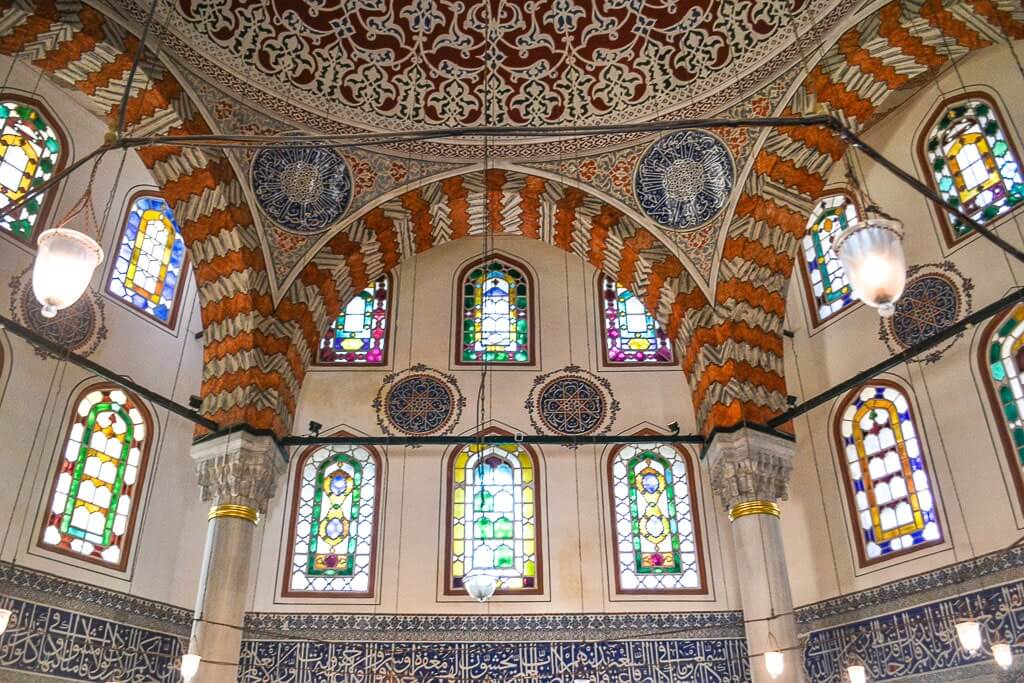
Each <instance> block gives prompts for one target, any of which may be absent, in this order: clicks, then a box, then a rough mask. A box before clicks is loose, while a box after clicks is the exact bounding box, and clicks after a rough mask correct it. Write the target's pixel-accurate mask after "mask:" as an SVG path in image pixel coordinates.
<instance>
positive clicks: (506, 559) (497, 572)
mask: <svg viewBox="0 0 1024 683" xmlns="http://www.w3.org/2000/svg"><path fill="white" fill-rule="evenodd" d="M448 476H449V487H448V488H449V504H448V513H449V517H448V520H449V526H448V557H449V558H450V561H449V563H448V566H447V572H446V573H447V577H448V581H447V586H446V590H445V592H446V593H450V594H452V593H454V594H462V593H463V583H462V582H463V579H464V578H465V577H466V576H468V575H470V574H473V573H484V574H488V575H490V576H492V577H494V578H495V579H497V585H498V588H497V590H498V592H516V593H539V592H540V591H541V573H540V556H541V553H540V527H539V524H538V519H539V517H540V514H539V513H540V511H539V509H538V507H537V506H538V495H537V494H538V490H539V488H538V487H539V484H538V478H539V477H538V473H537V461H536V459H535V458H534V456H533V454H532V453H531V452H530V451H528V450H527V449H526V448H524V447H523V446H520V445H517V444H502V445H491V444H470V445H468V446H465V447H464V448H462V449H460V450H459V451H458V452H457V453H456V454H455V455H454V456H453V457H452V458H451V461H450V465H449V472H448Z"/></svg>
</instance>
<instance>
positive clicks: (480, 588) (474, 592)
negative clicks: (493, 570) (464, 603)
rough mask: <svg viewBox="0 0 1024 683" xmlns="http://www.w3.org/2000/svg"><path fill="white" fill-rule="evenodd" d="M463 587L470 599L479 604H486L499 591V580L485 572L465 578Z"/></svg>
mask: <svg viewBox="0 0 1024 683" xmlns="http://www.w3.org/2000/svg"><path fill="white" fill-rule="evenodd" d="M462 585H463V587H464V588H465V589H466V593H468V594H469V597H471V598H473V599H474V600H476V601H477V602H486V601H487V600H490V599H491V596H492V595H494V591H495V590H497V589H498V580H497V579H496V578H494V577H493V576H491V575H490V574H486V573H484V572H475V573H472V574H469V575H468V576H465V577H463V579H462Z"/></svg>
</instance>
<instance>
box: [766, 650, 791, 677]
mask: <svg viewBox="0 0 1024 683" xmlns="http://www.w3.org/2000/svg"><path fill="white" fill-rule="evenodd" d="M764 667H765V668H766V669H768V675H769V676H771V677H772V678H778V677H779V676H781V675H782V671H783V670H784V669H785V668H786V660H785V659H783V657H782V653H781V652H779V651H777V650H768V651H767V652H765V653H764Z"/></svg>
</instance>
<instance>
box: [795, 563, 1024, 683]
mask: <svg viewBox="0 0 1024 683" xmlns="http://www.w3.org/2000/svg"><path fill="white" fill-rule="evenodd" d="M969 614H973V615H974V616H975V617H978V619H979V621H980V622H981V624H982V632H983V639H984V641H985V642H986V643H1010V644H1011V645H1012V646H1013V648H1014V650H1015V652H1017V653H1018V655H1017V657H1018V659H1019V657H1020V655H1019V652H1020V648H1021V646H1024V581H1018V582H1016V583H1010V584H1006V585H1003V586H996V587H993V588H986V589H983V590H981V591H978V592H976V593H969V594H967V595H960V596H956V597H953V598H948V599H946V600H940V601H937V602H932V603H929V604H926V605H921V606H919V607H914V608H912V609H908V610H904V611H902V612H895V613H893V614H886V615H884V616H881V617H875V618H873V619H866V620H864V621H857V622H853V623H850V624H843V625H842V626H837V627H835V628H830V629H826V630H823V631H815V632H812V633H811V634H810V637H809V638H808V641H807V649H806V650H805V651H804V666H805V668H806V670H807V678H808V680H809V681H812V682H815V683H817V682H818V681H820V682H821V683H825V682H826V681H829V682H832V681H839V680H843V670H844V668H845V666H846V665H845V664H844V663H843V662H844V661H846V660H845V659H844V658H847V657H849V658H855V659H858V660H860V661H861V662H863V664H864V666H865V667H866V668H867V673H868V680H869V681H890V680H895V679H900V680H902V679H904V678H905V677H907V676H918V675H922V674H932V676H930V677H929V679H928V680H949V681H959V680H963V679H964V678H965V677H967V676H966V674H965V671H964V670H963V669H961V667H967V666H970V665H975V667H977V666H978V665H980V666H982V667H985V666H988V665H990V666H991V668H989V669H986V670H985V671H983V672H982V674H981V675H983V674H985V673H988V674H991V676H992V679H991V680H993V681H995V680H1000V679H998V678H997V671H998V669H997V667H996V665H995V664H994V663H993V662H992V655H991V653H989V652H987V651H986V649H985V648H983V649H982V650H981V651H979V652H977V653H975V654H973V655H972V654H969V653H968V652H967V651H966V650H964V649H963V647H961V646H960V645H959V642H958V641H957V636H956V627H955V623H956V621H957V620H958V619H962V618H964V617H966V616H967V615H969ZM975 667H972V668H971V675H972V676H973V675H979V674H978V673H977V672H976V671H975V670H974V669H975ZM1019 667H1020V665H1019V662H1018V665H1017V668H1016V671H1017V673H1019V672H1020V668H1019ZM936 672H944V673H942V674H937V677H936ZM985 680H988V679H985ZM1006 680H1019V679H1017V678H1012V679H1006Z"/></svg>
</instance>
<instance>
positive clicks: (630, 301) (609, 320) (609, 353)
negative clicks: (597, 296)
mask: <svg viewBox="0 0 1024 683" xmlns="http://www.w3.org/2000/svg"><path fill="white" fill-rule="evenodd" d="M600 286H601V304H600V306H601V319H602V320H603V325H602V329H603V330H604V362H605V363H606V364H608V365H666V364H672V363H673V362H674V361H675V354H674V353H673V349H672V342H671V340H669V338H668V335H667V334H666V333H665V331H664V330H663V329H662V328H661V324H660V323H659V322H658V321H657V320H655V319H654V316H652V315H651V314H649V313H648V312H647V307H646V306H644V302H643V301H641V300H640V298H639V297H637V296H636V295H635V294H633V292H631V291H630V290H628V289H626V288H625V287H623V286H622V285H620V284H618V283H616V282H615V281H614V280H612V279H611V278H609V277H607V276H605V275H602V276H601V285H600Z"/></svg>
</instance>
